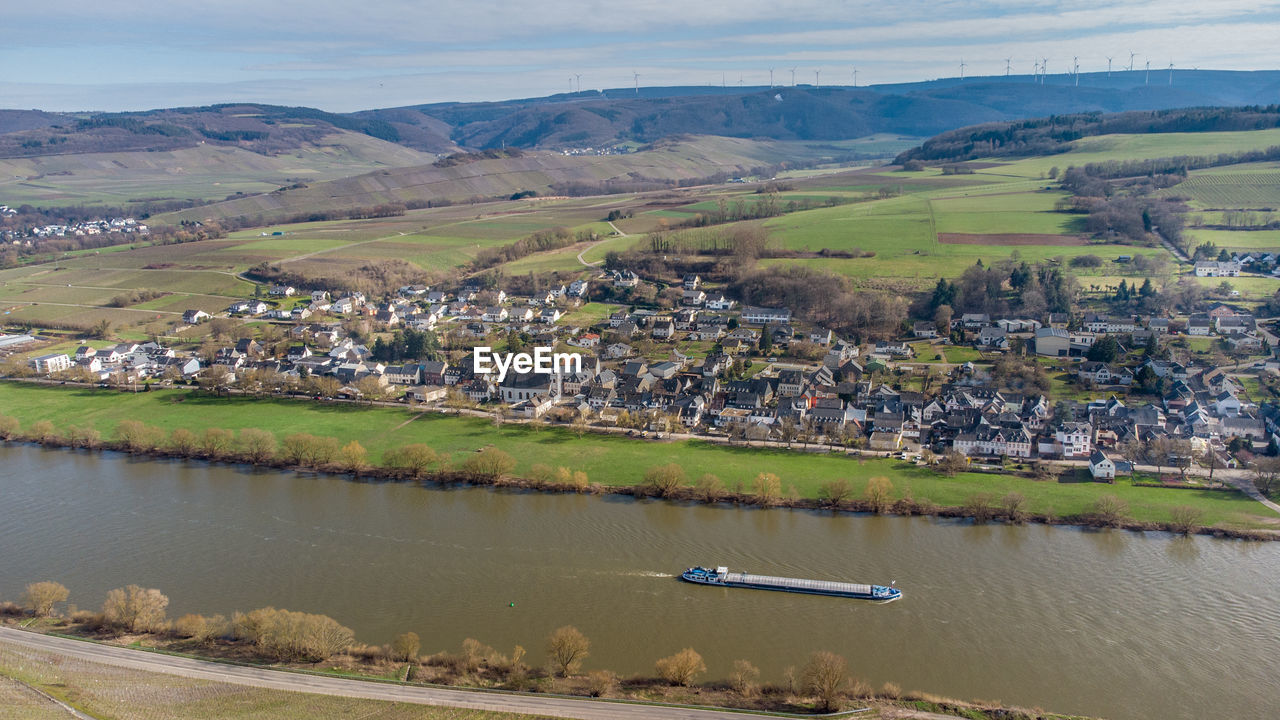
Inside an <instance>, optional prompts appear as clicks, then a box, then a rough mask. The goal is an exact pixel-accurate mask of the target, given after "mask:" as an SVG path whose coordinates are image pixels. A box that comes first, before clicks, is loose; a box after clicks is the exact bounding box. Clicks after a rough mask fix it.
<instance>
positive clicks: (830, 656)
mask: <svg viewBox="0 0 1280 720" xmlns="http://www.w3.org/2000/svg"><path fill="white" fill-rule="evenodd" d="M848 667H849V664H848V662H847V661H846V660H845V659H844V658H843V657H841V656H839V655H836V654H835V653H833V652H830V651H827V650H822V651H819V652H815V653H814V654H812V655H810V656H809V662H808V663H807V664H805V666H804V670H803V672H802V673H801V679H802V686H803V687H804V691H805V692H807V693H809V694H810V695H813V696H814V697H816V698H818V702H819V703H821V706H822V710H823V712H834V711H836V710H839V709H840V699H841V697H842V696H843V695H844V688H845V685H846V684H847V683H848V681H849V675H848Z"/></svg>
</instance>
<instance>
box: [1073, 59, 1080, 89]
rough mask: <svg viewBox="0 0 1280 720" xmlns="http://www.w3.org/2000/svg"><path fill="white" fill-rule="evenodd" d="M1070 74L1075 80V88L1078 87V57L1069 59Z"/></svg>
mask: <svg viewBox="0 0 1280 720" xmlns="http://www.w3.org/2000/svg"><path fill="white" fill-rule="evenodd" d="M1071 74H1072V75H1073V76H1074V77H1075V79H1076V87H1080V58H1078V57H1074V56H1073V57H1072V58H1071Z"/></svg>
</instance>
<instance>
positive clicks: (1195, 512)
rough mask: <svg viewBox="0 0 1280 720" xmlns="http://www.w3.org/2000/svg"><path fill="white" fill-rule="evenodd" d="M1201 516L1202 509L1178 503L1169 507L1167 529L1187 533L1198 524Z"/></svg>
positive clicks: (1202, 515)
mask: <svg viewBox="0 0 1280 720" xmlns="http://www.w3.org/2000/svg"><path fill="white" fill-rule="evenodd" d="M1203 517H1204V511H1202V510H1200V509H1199V508H1195V507H1192V506H1190V505H1178V506H1177V507H1174V508H1170V509H1169V529H1170V530H1172V531H1174V532H1177V533H1182V534H1183V535H1187V534H1189V533H1190V532H1191V531H1192V530H1195V529H1196V528H1197V527H1198V526H1199V525H1200V520H1201V518H1203Z"/></svg>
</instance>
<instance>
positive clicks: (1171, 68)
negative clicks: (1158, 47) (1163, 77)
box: [1169, 60, 1173, 85]
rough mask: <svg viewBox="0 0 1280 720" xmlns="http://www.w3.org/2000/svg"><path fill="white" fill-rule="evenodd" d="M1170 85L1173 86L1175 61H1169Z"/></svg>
mask: <svg viewBox="0 0 1280 720" xmlns="http://www.w3.org/2000/svg"><path fill="white" fill-rule="evenodd" d="M1169 84H1170V85H1172V84H1173V61H1172V60H1170V61H1169Z"/></svg>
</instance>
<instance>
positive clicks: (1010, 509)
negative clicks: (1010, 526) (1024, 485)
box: [1000, 492, 1027, 525]
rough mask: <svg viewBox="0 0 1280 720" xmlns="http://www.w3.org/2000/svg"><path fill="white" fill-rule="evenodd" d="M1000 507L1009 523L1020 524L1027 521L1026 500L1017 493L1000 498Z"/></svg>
mask: <svg viewBox="0 0 1280 720" xmlns="http://www.w3.org/2000/svg"><path fill="white" fill-rule="evenodd" d="M1000 506H1001V508H1003V509H1004V515H1005V517H1007V518H1009V522H1011V523H1018V524H1019V525H1020V524H1022V523H1023V522H1024V521H1026V519H1027V510H1026V507H1027V498H1026V497H1024V496H1023V495H1022V493H1019V492H1011V493H1009V494H1008V495H1005V496H1004V497H1003V498H1000Z"/></svg>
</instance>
